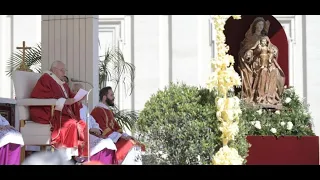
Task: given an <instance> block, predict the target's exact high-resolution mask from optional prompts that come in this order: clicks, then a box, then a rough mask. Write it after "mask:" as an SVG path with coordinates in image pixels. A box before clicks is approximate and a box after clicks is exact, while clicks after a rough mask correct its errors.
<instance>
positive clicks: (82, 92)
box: [74, 89, 88, 102]
mask: <svg viewBox="0 0 320 180" xmlns="http://www.w3.org/2000/svg"><path fill="white" fill-rule="evenodd" d="M87 94H88V91H86V90H84V89H79V91H78V92H77V94H76V95H75V96H74V100H75V102H78V101H80V100H81V99H82V98H83V97H84V96H86V95H87Z"/></svg>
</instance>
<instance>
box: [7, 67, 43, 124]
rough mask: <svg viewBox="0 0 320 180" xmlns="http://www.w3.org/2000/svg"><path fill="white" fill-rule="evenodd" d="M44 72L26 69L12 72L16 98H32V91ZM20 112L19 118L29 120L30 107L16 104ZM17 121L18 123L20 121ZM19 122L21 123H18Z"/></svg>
mask: <svg viewBox="0 0 320 180" xmlns="http://www.w3.org/2000/svg"><path fill="white" fill-rule="evenodd" d="M41 75H42V74H40V73H34V72H26V71H14V72H13V73H12V81H13V85H14V90H15V95H16V100H19V99H26V98H30V94H31V91H32V90H33V88H34V86H35V85H36V83H37V81H38V80H39V78H40V77H41ZM16 110H17V112H18V117H17V118H16V121H17V120H18V122H19V120H29V118H30V114H29V108H28V107H26V106H18V105H17V106H16ZM18 122H16V124H17V123H18ZM18 124H19V123H18Z"/></svg>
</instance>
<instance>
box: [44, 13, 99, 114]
mask: <svg viewBox="0 0 320 180" xmlns="http://www.w3.org/2000/svg"><path fill="white" fill-rule="evenodd" d="M98 17H99V16H98V15H42V23H41V28H42V29H41V36H42V37H41V40H42V42H41V45H42V64H41V66H42V71H45V70H48V69H49V68H50V66H51V63H52V62H53V61H55V60H60V61H62V62H64V63H65V64H66V68H67V70H68V72H67V75H68V77H69V80H70V79H71V78H75V79H78V80H81V81H86V82H89V83H91V84H92V85H93V86H94V89H93V90H92V92H91V93H90V96H89V99H90V100H89V109H90V110H91V109H92V107H93V106H94V105H96V104H97V103H98V90H99V68H98V63H99V55H98V53H99V49H98V48H99V47H98V46H99V39H98ZM83 85H84V86H85V88H86V90H89V89H90V88H91V86H90V85H88V84H83Z"/></svg>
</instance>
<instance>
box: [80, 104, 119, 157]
mask: <svg viewBox="0 0 320 180" xmlns="http://www.w3.org/2000/svg"><path fill="white" fill-rule="evenodd" d="M87 110H88V107H87V106H86V105H84V104H82V108H81V109H80V118H81V119H82V120H84V121H86V117H87ZM89 128H90V129H91V128H96V129H100V128H99V124H98V123H97V122H96V120H95V119H94V118H93V117H92V116H91V115H89ZM100 130H101V129H100ZM89 146H90V156H92V155H95V154H97V153H98V152H100V151H102V150H104V149H106V148H107V149H111V150H117V147H116V145H115V144H114V143H113V142H112V140H111V139H110V138H106V139H103V138H99V137H97V136H94V135H91V134H90V135H89Z"/></svg>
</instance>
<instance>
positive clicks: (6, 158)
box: [0, 114, 24, 165]
mask: <svg viewBox="0 0 320 180" xmlns="http://www.w3.org/2000/svg"><path fill="white" fill-rule="evenodd" d="M23 145H24V142H23V138H22V135H21V134H20V132H19V131H17V130H16V129H15V128H14V127H12V126H10V124H9V122H8V121H7V119H6V118H4V117H3V116H1V114H0V165H20V152H21V146H23Z"/></svg>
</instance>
